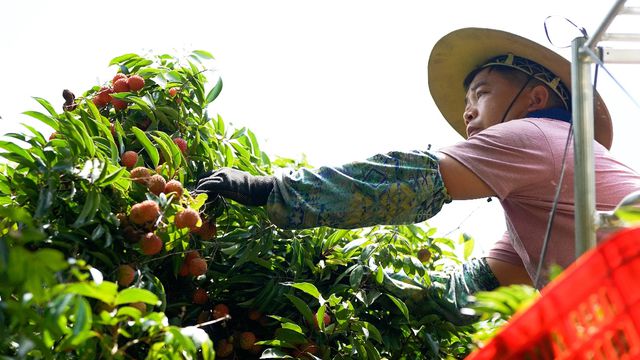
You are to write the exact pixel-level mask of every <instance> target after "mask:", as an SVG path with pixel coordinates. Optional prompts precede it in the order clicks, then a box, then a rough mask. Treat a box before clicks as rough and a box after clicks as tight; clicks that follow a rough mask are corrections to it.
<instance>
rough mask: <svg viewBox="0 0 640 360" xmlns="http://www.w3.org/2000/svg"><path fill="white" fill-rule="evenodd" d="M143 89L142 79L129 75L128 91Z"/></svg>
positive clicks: (138, 76)
mask: <svg viewBox="0 0 640 360" xmlns="http://www.w3.org/2000/svg"><path fill="white" fill-rule="evenodd" d="M143 87H144V78H143V77H142V76H140V75H131V77H129V90H131V91H139V90H140V89H142V88H143Z"/></svg>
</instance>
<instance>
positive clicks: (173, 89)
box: [169, 87, 180, 97]
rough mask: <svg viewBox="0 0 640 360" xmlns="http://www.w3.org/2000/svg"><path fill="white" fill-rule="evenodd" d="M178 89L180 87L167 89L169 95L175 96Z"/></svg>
mask: <svg viewBox="0 0 640 360" xmlns="http://www.w3.org/2000/svg"><path fill="white" fill-rule="evenodd" d="M178 91H180V88H177V87H172V88H171V89H169V96H171V97H174V96H176V95H177V94H178Z"/></svg>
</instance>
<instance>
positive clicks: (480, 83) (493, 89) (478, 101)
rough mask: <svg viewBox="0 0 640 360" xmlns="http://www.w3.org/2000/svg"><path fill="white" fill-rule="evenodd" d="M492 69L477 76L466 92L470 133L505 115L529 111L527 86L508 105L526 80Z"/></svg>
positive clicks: (497, 122)
mask: <svg viewBox="0 0 640 360" xmlns="http://www.w3.org/2000/svg"><path fill="white" fill-rule="evenodd" d="M490 70H491V69H490V68H487V69H484V70H482V71H480V72H479V73H478V74H477V75H476V76H475V78H474V79H473V81H472V82H471V84H470V85H469V90H468V91H467V94H466V96H465V104H466V106H465V109H464V114H463V116H464V123H465V125H466V126H467V137H471V136H473V135H475V134H477V133H479V132H480V131H482V130H484V129H486V128H488V127H490V126H493V125H496V124H499V123H500V122H502V121H503V119H504V121H505V122H506V121H509V120H511V119H517V118H521V117H524V116H525V115H526V114H527V112H528V111H527V107H528V102H527V96H526V94H527V91H528V89H524V91H523V92H522V93H521V94H520V96H518V99H516V101H515V102H514V104H513V106H511V108H510V109H509V105H510V104H511V102H512V101H513V99H514V98H515V97H516V96H517V95H518V92H519V91H520V89H521V88H522V86H523V85H524V84H515V83H514V82H513V81H511V80H509V79H508V78H507V77H505V76H504V75H502V74H501V73H499V72H498V71H490ZM507 110H509V111H508V113H506V114H505V112H506V111H507Z"/></svg>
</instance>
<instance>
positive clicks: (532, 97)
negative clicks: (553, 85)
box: [527, 85, 549, 112]
mask: <svg viewBox="0 0 640 360" xmlns="http://www.w3.org/2000/svg"><path fill="white" fill-rule="evenodd" d="M528 98H529V107H528V108H527V111H528V112H532V111H536V110H541V109H546V108H547V105H548V103H549V89H547V88H546V87H545V86H544V85H536V86H534V87H533V88H532V89H531V91H529V97H528Z"/></svg>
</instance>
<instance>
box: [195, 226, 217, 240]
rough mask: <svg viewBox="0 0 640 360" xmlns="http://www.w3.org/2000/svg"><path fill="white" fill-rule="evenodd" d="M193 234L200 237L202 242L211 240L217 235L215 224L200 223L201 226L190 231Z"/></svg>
mask: <svg viewBox="0 0 640 360" xmlns="http://www.w3.org/2000/svg"><path fill="white" fill-rule="evenodd" d="M192 232H193V233H194V234H196V235H198V236H200V238H201V239H202V240H204V241H207V240H212V239H215V238H216V234H217V233H218V229H217V227H216V223H215V222H213V221H202V225H200V226H199V227H197V228H195V229H194V230H193V231H192Z"/></svg>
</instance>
